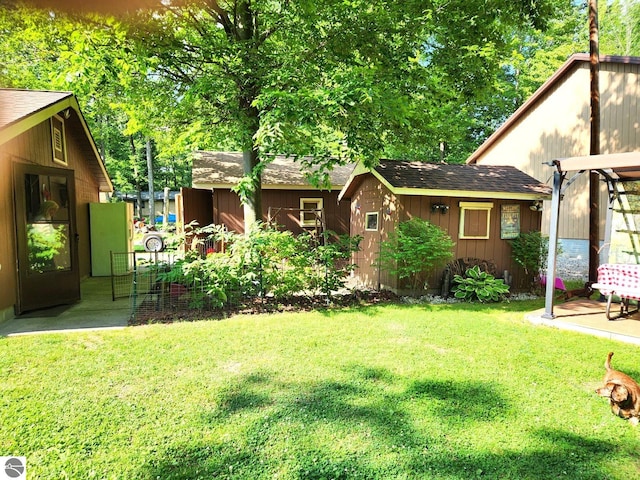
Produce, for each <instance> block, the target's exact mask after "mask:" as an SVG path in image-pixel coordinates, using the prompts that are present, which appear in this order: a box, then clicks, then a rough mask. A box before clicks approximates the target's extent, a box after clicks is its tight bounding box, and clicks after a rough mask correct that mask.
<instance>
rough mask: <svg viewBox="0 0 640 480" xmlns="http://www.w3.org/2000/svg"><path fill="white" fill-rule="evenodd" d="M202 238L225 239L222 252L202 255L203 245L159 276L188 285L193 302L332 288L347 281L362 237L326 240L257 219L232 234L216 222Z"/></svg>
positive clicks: (197, 235) (214, 303) (215, 303)
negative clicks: (256, 222)
mask: <svg viewBox="0 0 640 480" xmlns="http://www.w3.org/2000/svg"><path fill="white" fill-rule="evenodd" d="M192 235H193V236H194V240H193V241H192V247H193V246H196V247H197V246H198V242H203V243H207V242H224V244H225V245H226V248H225V249H224V252H221V253H210V254H207V255H206V256H205V257H202V255H201V254H200V252H201V251H202V248H196V249H195V250H191V251H189V252H187V254H186V255H185V258H184V259H183V260H179V261H177V262H176V263H175V264H174V265H173V267H172V268H171V270H170V271H168V272H161V273H160V274H159V278H160V279H161V280H163V281H166V282H171V283H179V284H181V285H183V286H185V287H187V290H188V292H189V293H188V294H187V295H188V297H189V306H190V307H193V308H202V307H206V306H211V307H221V306H224V305H225V304H236V303H237V302H239V301H240V299H242V298H252V297H264V296H266V295H273V296H274V297H275V298H277V299H282V298H287V297H291V296H293V295H295V294H300V293H318V292H323V293H325V294H326V295H327V296H328V295H329V294H330V292H331V291H333V290H337V289H339V288H341V287H343V286H344V284H345V281H346V277H347V276H348V274H349V273H350V272H351V271H352V270H353V268H354V267H355V265H353V264H352V263H350V262H349V261H348V260H349V258H350V257H351V254H352V253H353V252H354V251H355V250H357V249H358V246H359V242H360V237H349V236H346V235H345V236H336V235H335V234H333V233H332V232H324V234H323V242H321V244H318V241H319V239H318V238H317V237H315V236H313V235H310V234H302V235H299V236H294V235H293V233H291V232H289V231H284V232H282V231H278V230H276V229H274V228H272V227H269V226H265V225H256V226H255V227H254V228H252V229H251V230H250V231H249V232H248V233H247V234H246V235H238V234H230V233H229V232H223V231H222V230H220V229H219V228H215V227H212V226H208V227H204V228H201V229H194V230H193V232H192Z"/></svg>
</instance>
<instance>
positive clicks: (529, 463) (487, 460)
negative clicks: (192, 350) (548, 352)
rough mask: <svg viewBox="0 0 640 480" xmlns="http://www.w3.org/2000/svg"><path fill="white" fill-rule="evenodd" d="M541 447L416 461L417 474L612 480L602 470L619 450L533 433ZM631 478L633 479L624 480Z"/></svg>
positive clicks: (564, 434) (558, 433)
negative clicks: (605, 479) (606, 479)
mask: <svg viewBox="0 0 640 480" xmlns="http://www.w3.org/2000/svg"><path fill="white" fill-rule="evenodd" d="M531 436H532V437H533V439H535V443H536V445H537V447H536V448H535V449H532V448H526V449H524V450H520V449H518V446H517V445H513V446H510V448H509V449H508V450H507V449H505V450H504V451H503V452H499V453H495V452H477V451H472V450H462V451H457V452H451V453H450V454H448V455H438V456H429V457H421V458H417V457H416V458H414V460H415V463H414V464H413V466H412V470H414V471H425V472H430V474H432V475H433V476H434V478H461V475H464V476H465V477H466V478H470V479H474V478H478V479H480V478H499V479H502V478H504V479H512V478H517V479H519V480H529V479H530V480H540V479H552V478H572V479H580V480H601V479H603V478H611V477H610V476H609V475H608V474H606V473H605V472H604V471H603V470H602V469H601V467H600V465H601V464H602V463H604V462H606V461H607V460H608V459H609V458H610V456H611V454H612V453H613V452H615V451H616V450H617V449H618V448H619V446H618V445H614V444H612V443H611V442H606V441H602V440H593V439H589V438H585V437H582V436H580V435H575V434H573V433H570V432H566V431H562V430H549V429H542V430H537V431H533V432H532V433H531ZM624 478H630V477H626V476H625V477H624Z"/></svg>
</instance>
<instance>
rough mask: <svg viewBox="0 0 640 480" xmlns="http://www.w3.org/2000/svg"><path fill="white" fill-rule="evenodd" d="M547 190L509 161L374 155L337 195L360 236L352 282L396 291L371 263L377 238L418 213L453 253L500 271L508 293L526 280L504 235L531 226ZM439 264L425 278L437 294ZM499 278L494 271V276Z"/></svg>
mask: <svg viewBox="0 0 640 480" xmlns="http://www.w3.org/2000/svg"><path fill="white" fill-rule="evenodd" d="M550 192H551V190H550V188H549V187H547V186H546V185H544V184H542V183H540V182H538V181H537V180H536V179H534V178H532V177H531V176H529V175H527V174H525V173H523V172H521V171H519V170H518V169H516V168H515V167H511V166H484V165H447V164H429V163H422V162H406V161H393V160H381V161H380V162H379V164H378V165H377V166H376V167H375V168H372V169H368V168H366V167H364V166H362V165H359V166H358V167H356V169H355V170H354V172H353V173H352V175H351V177H350V178H349V180H348V181H347V183H346V185H345V186H344V188H343V189H342V191H341V192H340V196H339V198H340V200H341V201H344V200H346V199H349V201H350V205H351V235H361V236H362V238H363V240H362V242H361V244H360V245H361V250H360V251H359V252H357V253H355V254H354V263H355V264H356V265H357V266H358V268H357V269H356V271H355V275H356V280H357V283H358V284H359V285H362V286H365V287H368V288H374V289H380V288H382V289H391V290H394V291H397V292H401V291H402V290H403V285H402V284H401V283H400V282H399V279H398V278H397V277H395V276H393V275H391V274H390V273H389V272H385V271H382V270H381V269H380V268H378V267H377V265H376V263H377V260H378V252H379V250H380V243H381V242H383V241H385V240H387V239H388V238H389V233H390V232H392V231H394V229H395V228H396V226H397V225H398V223H399V222H403V221H406V220H409V219H411V218H413V217H418V218H421V219H424V220H427V221H429V222H430V223H432V224H434V225H436V226H438V227H440V228H442V229H443V230H445V231H446V232H447V233H448V234H449V236H450V237H451V239H452V240H453V241H454V242H455V247H454V252H453V258H454V259H457V258H469V257H470V258H478V259H482V260H486V261H490V262H493V263H494V264H495V266H496V267H497V272H500V273H502V272H504V271H505V270H508V271H509V273H510V275H511V276H512V277H513V281H512V286H513V288H512V291H513V290H518V289H526V288H528V286H529V285H530V280H531V279H526V278H525V275H524V272H523V271H522V269H521V268H519V267H518V266H517V264H516V263H515V262H514V261H513V259H512V255H511V247H510V245H509V240H510V239H512V238H514V237H516V236H517V235H518V234H519V233H521V232H522V233H525V232H530V231H539V230H540V222H541V214H540V211H539V208H538V205H539V204H540V203H541V201H542V200H544V199H548V198H550V197H549V195H550ZM442 273H443V268H439V269H438V270H436V271H434V272H433V273H432V274H431V276H430V277H429V278H428V280H427V282H428V285H429V289H430V290H431V291H432V292H440V287H441V282H442ZM499 276H502V275H499Z"/></svg>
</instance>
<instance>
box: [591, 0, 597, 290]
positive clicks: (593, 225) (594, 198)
mask: <svg viewBox="0 0 640 480" xmlns="http://www.w3.org/2000/svg"><path fill="white" fill-rule="evenodd" d="M589 53H590V58H589V67H590V68H589V70H590V78H591V142H590V148H589V154H590V155H599V154H600V84H599V71H600V48H599V44H598V1H597V0H589ZM599 264H600V175H599V174H598V172H594V171H591V172H589V282H596V281H597V280H598V265H599Z"/></svg>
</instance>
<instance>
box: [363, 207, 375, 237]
mask: <svg viewBox="0 0 640 480" xmlns="http://www.w3.org/2000/svg"><path fill="white" fill-rule="evenodd" d="M364 221H365V225H364V229H365V230H367V231H369V232H375V231H377V230H378V212H367V213H366V215H365V220H364Z"/></svg>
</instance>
